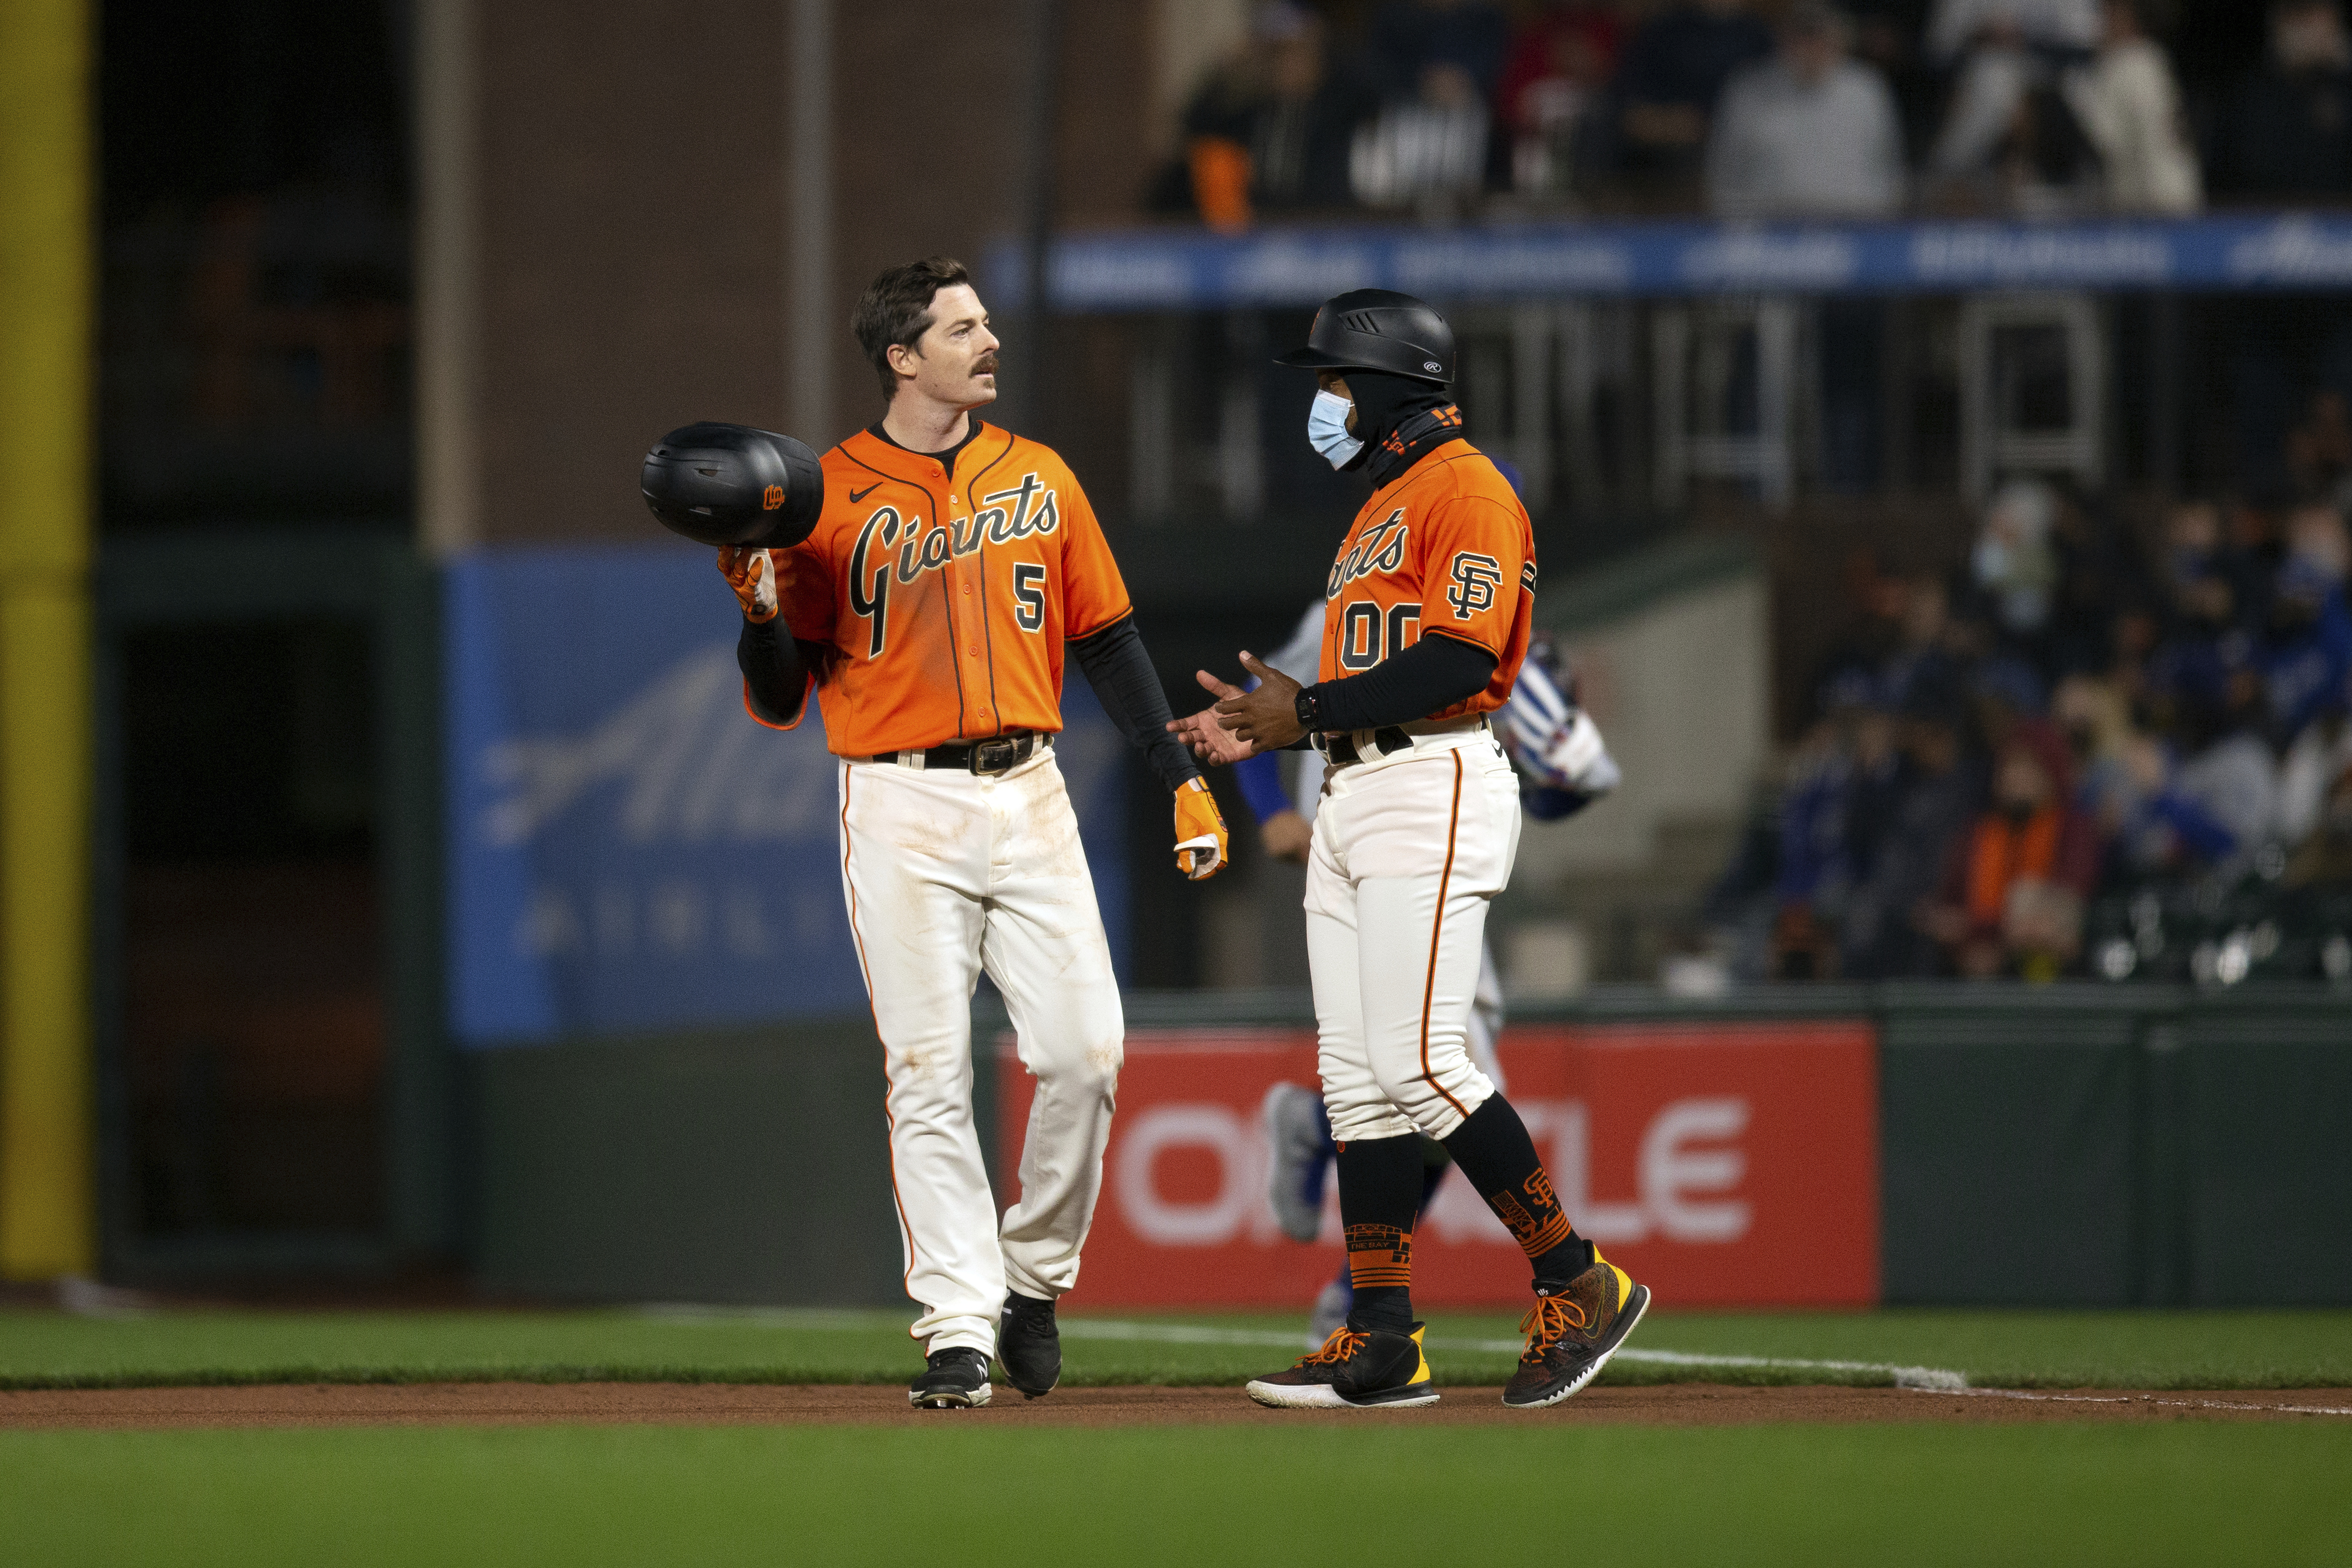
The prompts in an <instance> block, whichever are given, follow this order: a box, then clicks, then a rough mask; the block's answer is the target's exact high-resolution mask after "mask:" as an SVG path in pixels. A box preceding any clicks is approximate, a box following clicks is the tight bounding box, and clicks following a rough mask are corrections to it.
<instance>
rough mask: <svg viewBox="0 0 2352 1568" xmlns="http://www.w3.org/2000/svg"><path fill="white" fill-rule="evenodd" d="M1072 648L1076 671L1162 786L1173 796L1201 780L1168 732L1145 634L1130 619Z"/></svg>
mask: <svg viewBox="0 0 2352 1568" xmlns="http://www.w3.org/2000/svg"><path fill="white" fill-rule="evenodd" d="M1068 647H1069V650H1070V651H1071V652H1072V653H1074V654H1076V655H1077V657H1078V668H1080V669H1083V670H1085V671H1086V672H1087V685H1089V686H1091V687H1093V688H1094V689H1095V700H1097V702H1100V703H1101V704H1102V708H1103V711H1104V712H1105V713H1107V714H1108V715H1109V716H1110V721H1111V722H1112V723H1113V724H1115V725H1117V726H1118V731H1119V733H1121V734H1123V735H1125V736H1126V737H1127V738H1128V739H1129V741H1130V742H1134V744H1135V747H1136V749H1137V750H1138V751H1140V752H1142V753H1143V754H1144V756H1145V757H1146V758H1147V759H1148V760H1149V761H1150V763H1151V767H1152V771H1153V772H1154V773H1158V774H1159V775H1160V783H1162V784H1166V785H1167V786H1168V787H1169V789H1170V790H1171V792H1172V791H1173V790H1175V789H1176V788H1177V787H1178V786H1179V785H1181V784H1183V782H1184V781H1185V780H1186V779H1193V778H1198V777H1200V776H1201V765H1200V763H1196V762H1194V761H1193V760H1192V752H1190V751H1189V750H1187V749H1186V747H1185V745H1184V742H1181V741H1180V740H1178V739H1177V738H1176V737H1175V736H1173V735H1171V734H1170V733H1169V732H1168V721H1169V720H1171V718H1173V717H1174V716H1175V715H1173V714H1172V713H1171V712H1170V711H1169V710H1168V692H1167V690H1166V689H1164V688H1163V687H1161V686H1160V675H1159V672H1158V671H1156V670H1154V669H1153V668H1151V656H1150V654H1148V653H1146V652H1145V651H1144V648H1143V634H1142V633H1141V632H1139V631H1138V630H1136V628H1135V617H1134V616H1132V615H1128V616H1121V617H1119V619H1118V620H1116V621H1114V622H1112V623H1111V624H1110V625H1109V626H1105V627H1103V628H1102V629H1101V630H1100V631H1098V632H1094V633H1092V634H1090V635H1088V636H1087V637H1074V638H1072V639H1071V641H1070V643H1069V645H1068Z"/></svg>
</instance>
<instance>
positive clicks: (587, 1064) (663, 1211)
mask: <svg viewBox="0 0 2352 1568" xmlns="http://www.w3.org/2000/svg"><path fill="white" fill-rule="evenodd" d="M466 1067H467V1079H468V1089H469V1099H470V1100H471V1105H470V1110H471V1113H472V1114H471V1116H470V1118H469V1121H470V1122H471V1132H472V1136H471V1138H470V1140H469V1142H470V1144H471V1148H472V1162H473V1164H474V1171H473V1173H472V1174H473V1182H472V1185H473V1188H474V1191H475V1194H476V1207H475V1213H476V1216H477V1218H476V1234H475V1237H474V1247H473V1254H474V1258H475V1263H476V1268H475V1275H476V1279H477V1280H478V1282H479V1284H480V1285H481V1286H482V1287H483V1288H484V1289H488V1290H490V1291H493V1292H499V1293H509V1294H518V1295H524V1296H534V1297H548V1298H554V1299H559V1300H659V1301H723V1302H790V1303H806V1304H811V1305H858V1304H874V1305H881V1304H888V1303H895V1302H898V1301H903V1300H905V1292H904V1290H903V1289H902V1288H901V1270H902V1268H903V1267H904V1265H903V1262H902V1258H901V1255H900V1247H899V1239H898V1219H897V1216H896V1215H895V1214H894V1213H893V1212H892V1206H891V1200H890V1160H889V1150H888V1146H887V1139H886V1124H885V1121H884V1117H883V1109H882V1096H883V1079H882V1054H881V1046H880V1044H879V1043H878V1042H877V1040H876V1039H875V1037H874V1030H873V1026H872V1024H871V1023H870V1022H869V1021H868V1020H867V1019H866V1018H864V1017H857V1018H854V1019H843V1020H838V1021H833V1022H825V1023H816V1024H796V1025H793V1026H789V1027H787V1026H777V1027H774V1028H769V1029H758V1030H743V1031H738V1032H727V1033H708V1034H697V1035H691V1036H660V1037H645V1038H637V1039H620V1040H598V1041H585V1042H571V1043H565V1044H561V1045H554V1046H545V1047H509V1048H506V1049H500V1050H491V1051H482V1052H475V1053H469V1054H468V1056H467V1059H466ZM986 1082H987V1079H982V1083H983V1089H984V1086H985V1083H986ZM986 1098H987V1097H986V1095H985V1093H984V1092H983V1094H982V1100H983V1105H982V1113H983V1114H985V1108H986V1107H985V1102H986ZM982 1125H983V1126H986V1125H988V1123H986V1122H983V1123H982Z"/></svg>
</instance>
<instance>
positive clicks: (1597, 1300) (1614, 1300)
mask: <svg viewBox="0 0 2352 1568" xmlns="http://www.w3.org/2000/svg"><path fill="white" fill-rule="evenodd" d="M1648 1310H1650V1288H1649V1287H1648V1286H1646V1285H1636V1284H1634V1283H1633V1280H1632V1279H1630V1278H1628V1277H1627V1275H1626V1273H1625V1271H1624V1270H1623V1269H1622V1268H1618V1267H1617V1266H1616V1265H1615V1264H1613V1263H1611V1262H1609V1261H1608V1260H1606V1259H1605V1258H1602V1257H1601V1251H1600V1249H1599V1248H1598V1247H1595V1248H1594V1249H1593V1253H1592V1267H1591V1268H1587V1269H1586V1270H1585V1271H1584V1272H1583V1273H1581V1274H1580V1275H1578V1276H1577V1277H1576V1278H1575V1279H1571V1280H1570V1281H1569V1282H1568V1289H1565V1290H1562V1291H1560V1292H1559V1294H1558V1295H1556V1296H1538V1297H1537V1298H1536V1304H1535V1305H1534V1306H1532V1307H1530V1308H1528V1315H1527V1316H1526V1317H1525V1318H1523V1319H1521V1320H1520V1321H1519V1328H1520V1329H1521V1330H1522V1331H1524V1332H1525V1333H1526V1334H1527V1336H1528V1348H1527V1349H1526V1350H1525V1351H1523V1352H1520V1355H1519V1370H1518V1371H1517V1372H1515V1373H1512V1374H1511V1381H1510V1382H1509V1383H1507V1384H1504V1385H1503V1403H1504V1404H1506V1405H1513V1406H1516V1407H1517V1408H1518V1409H1521V1410H1533V1409H1536V1408H1537V1407H1538V1406H1540V1405H1557V1404H1559V1402H1560V1401H1561V1400H1563V1399H1566V1398H1567V1397H1568V1396H1569V1395H1570V1394H1574V1393H1575V1392H1576V1391H1577V1390H1578V1389H1580V1388H1582V1387H1583V1386H1584V1385H1585V1384H1588V1383H1591V1381H1592V1380H1593V1378H1594V1377H1595V1376H1596V1375H1598V1373H1600V1371H1601V1368H1602V1367H1604V1366H1606V1365H1608V1364H1609V1358H1610V1357H1611V1356H1612V1355H1615V1354H1616V1353H1617V1347H1618V1346H1619V1345H1622V1344H1623V1343H1624V1342H1625V1336H1626V1335H1627V1334H1630V1333H1632V1332H1633V1325H1634V1324H1636V1323H1638V1322H1640V1321H1642V1314H1643V1312H1646V1311H1648Z"/></svg>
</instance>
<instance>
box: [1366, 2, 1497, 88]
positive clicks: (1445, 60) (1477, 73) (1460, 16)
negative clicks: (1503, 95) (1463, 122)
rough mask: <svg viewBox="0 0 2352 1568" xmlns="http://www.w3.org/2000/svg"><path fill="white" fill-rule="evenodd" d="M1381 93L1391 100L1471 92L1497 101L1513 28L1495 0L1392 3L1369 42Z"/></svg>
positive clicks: (1385, 8)
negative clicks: (1440, 82) (1435, 91)
mask: <svg viewBox="0 0 2352 1568" xmlns="http://www.w3.org/2000/svg"><path fill="white" fill-rule="evenodd" d="M1366 42H1367V47H1368V49H1369V52H1370V57H1371V61H1372V66H1373V68H1374V69H1375V70H1376V71H1377V72H1378V73H1379V75H1380V78H1381V90H1382V91H1383V92H1384V93H1386V94H1387V95H1388V96H1389V97H1391V98H1408V99H1409V98H1423V97H1428V96H1430V95H1431V86H1432V83H1433V80H1434V79H1439V78H1450V79H1452V80H1450V81H1448V82H1447V84H1446V86H1445V87H1444V88H1442V89H1439V92H1440V95H1441V96H1444V95H1448V94H1451V93H1453V92H1455V91H1458V90H1459V89H1463V88H1466V89H1468V90H1470V91H1471V92H1473V93H1475V94H1476V95H1477V97H1478V100H1479V101H1481V102H1482V103H1483V102H1492V101H1493V100H1494V97H1495V84H1496V82H1497V81H1498V80H1499V79H1501V77H1502V74H1503V58H1504V56H1505V54H1506V53H1507V51H1508V49H1509V47H1510V23H1509V22H1508V21H1507V20H1506V19H1505V17H1504V16H1503V12H1502V8H1501V7H1500V6H1498V5H1493V4H1491V3H1490V0H1388V4H1386V5H1382V6H1381V8H1380V10H1379V11H1378V12H1377V13H1375V14H1374V16H1373V17H1372V24H1371V28H1370V37H1368V39H1367V40H1366Z"/></svg>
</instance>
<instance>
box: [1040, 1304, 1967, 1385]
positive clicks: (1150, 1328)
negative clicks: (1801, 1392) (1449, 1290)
mask: <svg viewBox="0 0 2352 1568" xmlns="http://www.w3.org/2000/svg"><path fill="white" fill-rule="evenodd" d="M1062 1332H1063V1334H1064V1335H1066V1337H1068V1338H1071V1339H1095V1340H1130V1341H1140V1342H1153V1343H1165V1344H1190V1345H1268V1346H1280V1347H1283V1348H1288V1347H1290V1346H1294V1345H1296V1344H1297V1343H1298V1336H1297V1334H1295V1333H1291V1334H1280V1333H1271V1332H1268V1331H1265V1330H1260V1329H1212V1328H1203V1327H1199V1326H1196V1325H1193V1324H1190V1323H1136V1322H1124V1321H1118V1320H1117V1319H1105V1318H1072V1319H1069V1320H1066V1321H1064V1322H1063V1324H1062ZM1423 1343H1424V1344H1426V1345H1427V1346H1428V1348H1429V1349H1431V1350H1433V1351H1473V1352H1479V1353H1481V1354H1486V1355H1517V1354H1518V1353H1519V1352H1520V1351H1521V1350H1522V1349H1524V1348H1525V1345H1524V1343H1523V1342H1521V1341H1518V1340H1455V1339H1431V1340H1426V1341H1423ZM1615 1359H1616V1360H1618V1361H1624V1362H1637V1363H1649V1364H1651V1365H1654V1366H1720V1367H1738V1368H1744V1369H1748V1370H1753V1371H1759V1372H1840V1373H1854V1374H1866V1375H1869V1376H1874V1377H1885V1378H1887V1379H1889V1380H1891V1381H1892V1382H1893V1383H1894V1384H1895V1387H1897V1388H1926V1389H1937V1390H1943V1391H1953V1390H1959V1389H1965V1388H1967V1387H1968V1385H1969V1380H1968V1379H1967V1377H1965V1376H1964V1375H1962V1374H1961V1373H1957V1372H1948V1371H1946V1370H1944V1369H1943V1368H1941V1367H1932V1366H1895V1365H1891V1364H1886V1363H1879V1362H1867V1361H1799V1360H1793V1359H1784V1358H1781V1357H1777V1356H1754V1355H1702V1354H1698V1353H1696V1352H1691V1351H1652V1350H1622V1351H1619V1352H1617V1354H1616V1357H1615Z"/></svg>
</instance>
